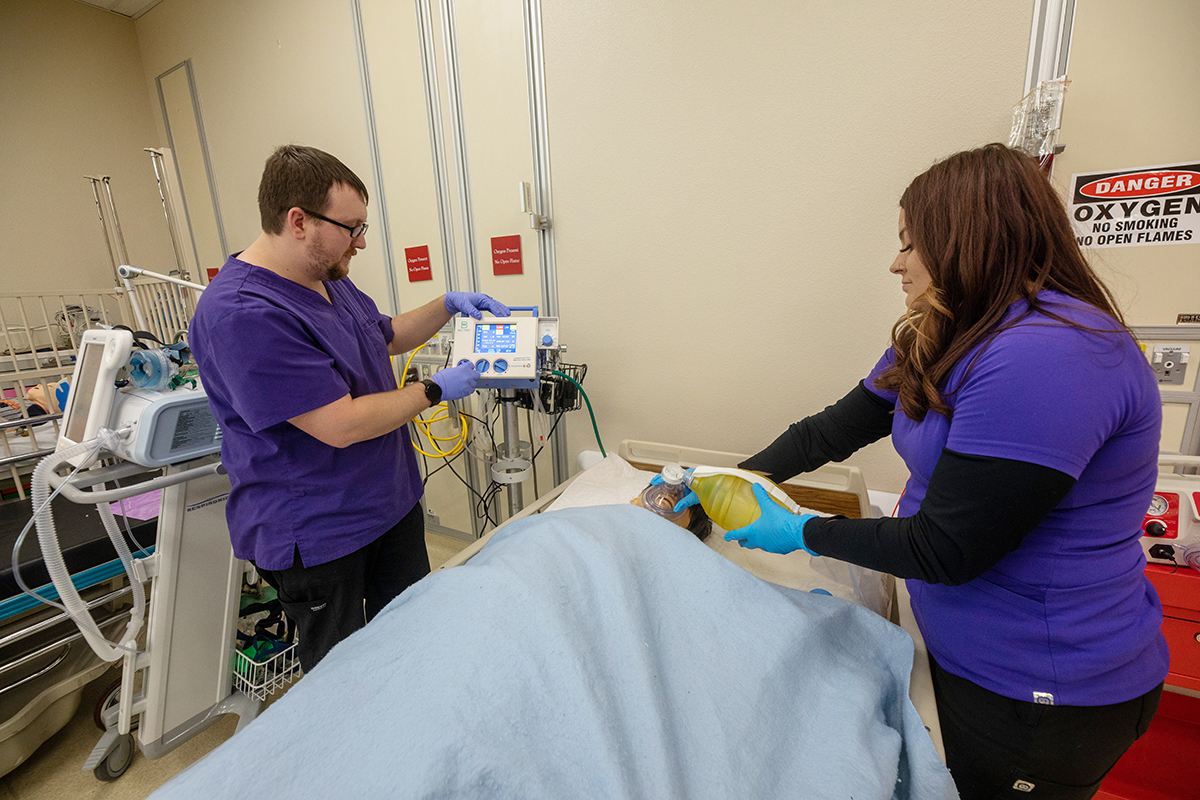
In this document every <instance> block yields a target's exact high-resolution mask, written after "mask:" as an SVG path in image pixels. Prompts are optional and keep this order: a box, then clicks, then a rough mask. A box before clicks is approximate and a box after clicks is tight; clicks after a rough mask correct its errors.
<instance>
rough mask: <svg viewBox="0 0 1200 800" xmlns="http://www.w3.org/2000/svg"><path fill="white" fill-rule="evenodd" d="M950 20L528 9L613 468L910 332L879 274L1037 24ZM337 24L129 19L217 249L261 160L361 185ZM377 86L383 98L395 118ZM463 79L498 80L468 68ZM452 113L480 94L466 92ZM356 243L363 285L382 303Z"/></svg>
mask: <svg viewBox="0 0 1200 800" xmlns="http://www.w3.org/2000/svg"><path fill="white" fill-rule="evenodd" d="M11 5H14V4H12V3H10V4H9V6H11ZM60 5H66V6H77V5H79V4H76V3H73V2H70V0H62V2H61V3H60ZM9 6H5V8H8V7H9ZM468 7H473V6H470V4H468V5H464V6H463V8H468ZM963 8H964V6H963V5H962V4H960V3H957V2H953V0H926V2H922V3H906V4H897V3H893V2H890V1H889V0H872V1H871V2H864V3H858V4H829V3H795V2H790V1H787V0H769V2H761V3H756V4H752V5H750V6H746V5H742V4H733V3H727V2H717V1H716V0H711V1H710V2H703V3H697V2H688V1H686V0H658V1H657V2H654V3H642V2H634V0H610V1H609V2H606V3H604V4H582V3H563V2H546V3H545V4H544V6H543V23H544V44H545V56H546V76H547V84H548V102H549V122H550V151H551V170H552V180H553V186H554V197H555V204H556V205H555V209H554V225H555V236H556V244H557V260H558V280H559V302H560V307H561V316H562V338H563V341H564V342H565V343H566V344H567V345H568V346H569V348H570V349H569V351H568V354H567V359H568V361H570V362H572V363H587V364H588V366H589V372H588V378H587V382H586V384H585V386H586V388H587V390H588V393H589V396H590V398H591V400H592V405H593V407H594V409H595V411H596V415H597V421H598V424H599V428H600V431H601V433H602V435H604V436H605V437H606V445H607V446H608V447H609V448H610V449H613V450H615V449H616V445H617V443H618V442H619V440H620V439H621V438H640V439H651V440H662V441H677V442H681V443H686V444H690V445H694V446H699V447H706V448H712V449H721V450H733V451H741V452H750V451H753V450H755V449H757V448H759V447H761V446H763V445H765V444H766V443H767V442H769V441H770V440H771V439H772V438H774V436H775V435H776V434H778V433H779V432H780V431H782V430H783V429H784V428H785V427H786V425H787V424H788V423H790V422H791V421H793V420H795V419H797V418H799V417H801V416H803V415H805V414H808V413H811V412H814V411H817V410H819V409H820V408H821V407H823V406H824V405H825V404H827V403H830V402H833V401H835V400H836V399H837V398H839V397H841V396H842V395H843V394H844V393H845V392H846V391H848V390H849V389H850V388H851V387H852V386H853V385H854V384H855V382H857V381H858V380H859V379H860V378H861V377H862V376H863V375H864V374H865V373H866V371H867V370H869V369H870V367H871V365H872V364H873V363H874V362H875V360H876V358H877V357H878V356H879V354H880V353H881V352H882V351H883V349H884V348H885V346H886V344H887V337H888V331H889V330H890V327H891V325H892V323H893V321H894V320H895V319H896V317H897V316H898V315H899V314H900V313H901V311H902V310H903V295H902V293H901V292H900V289H899V286H898V281H897V279H896V278H895V277H894V276H891V275H889V274H888V273H887V266H888V264H889V263H890V262H891V260H892V258H893V255H894V252H895V247H896V244H895V242H896V239H895V216H896V201H897V198H898V197H899V194H900V192H901V191H902V189H903V188H904V186H905V185H906V183H907V181H908V180H909V179H911V177H912V176H913V175H915V174H916V173H918V172H920V171H921V170H922V169H924V168H925V167H927V166H928V165H929V164H930V163H931V162H932V161H934V160H935V159H937V158H938V157H941V156H944V155H947V154H949V153H951V152H954V151H956V150H958V149H961V148H965V147H971V146H974V145H978V144H982V143H985V142H988V141H995V140H1003V139H1004V138H1006V136H1007V134H1008V129H1009V123H1010V114H1011V107H1012V104H1013V103H1014V102H1016V101H1017V100H1018V99H1019V97H1020V94H1021V84H1022V77H1023V68H1024V64H1025V58H1026V50H1027V43H1028V36H1029V25H1030V18H1031V3H1029V2H1020V3H1013V2H1011V1H1010V0H987V2H979V3H975V4H972V5H971V6H970V7H969V8H970V13H969V14H968V13H964V11H963ZM747 9H750V10H747ZM84 10H85V11H86V10H87V9H84ZM350 13H351V12H350V5H349V4H348V3H340V2H339V3H328V2H318V1H317V0H307V2H285V0H258V1H257V2H253V3H251V2H237V1H236V0H212V1H211V2H200V0H165V2H162V3H161V4H159V5H158V6H156V7H155V8H154V9H152V10H151V11H150V12H149V13H147V14H146V15H145V16H143V17H142V18H141V19H139V20H138V21H137V23H136V24H135V29H136V34H137V36H136V42H133V41H131V42H129V44H128V45H127V48H126V50H127V55H129V54H130V53H133V52H136V51H137V50H138V49H139V48H140V58H141V62H140V68H141V79H142V82H143V83H142V91H143V98H146V97H149V98H152V99H153V103H152V104H151V111H152V113H153V114H154V115H155V118H156V119H157V117H158V115H159V111H158V108H157V99H156V94H155V87H154V80H155V78H156V76H158V75H160V74H162V73H163V72H164V71H166V70H168V69H170V68H171V67H174V66H175V65H177V64H178V63H179V62H181V61H182V60H183V59H185V58H190V59H191V60H192V65H193V69H194V72H195V78H196V86H197V90H198V93H199V96H200V103H201V107H202V111H203V114H204V120H205V127H206V132H207V136H208V143H209V149H210V154H211V157H212V163H213V166H214V172H215V182H216V186H217V192H218V196H219V198H220V203H221V210H222V216H223V223H224V226H225V230H226V234H227V237H228V243H229V247H230V249H235V250H236V249H241V248H242V247H244V246H246V245H247V244H248V243H249V242H250V241H251V240H252V239H253V237H254V236H255V235H256V234H257V232H258V215H257V209H256V204H255V192H256V188H257V182H258V178H259V175H260V173H261V168H262V162H263V160H264V159H265V158H266V156H267V155H268V154H269V152H270V150H271V149H272V148H273V147H274V146H275V145H277V144H280V143H282V142H287V141H294V142H301V143H305V144H311V145H314V146H317V147H321V148H323V149H326V150H329V151H331V152H334V153H337V154H338V155H339V156H340V157H341V158H342V159H343V160H344V161H345V162H346V163H347V164H348V165H349V166H350V167H351V168H352V169H354V170H356V171H357V172H358V173H359V174H360V175H362V176H363V177H364V179H368V176H370V174H371V169H370V163H369V159H368V137H367V130H366V123H365V116H364V112H363V100H362V96H361V93H360V91H359V73H358V64H357V60H356V53H355V48H354V37H353V27H352V21H351V17H350ZM364 14H365V16H366V17H367V22H368V25H370V24H371V21H372V19H383V18H384V7H381V6H380V5H379V4H378V3H374V2H367V3H364ZM394 18H395V19H400V20H402V21H403V20H407V19H409V16H408V12H407V11H406V12H404V14H403V15H396V16H395V17H394ZM401 24H403V23H401ZM469 27H470V25H464V26H463V30H468V28H469ZM377 34H378V31H377V30H373V29H368V31H367V39H368V47H369V50H371V51H373V52H372V53H371V54H372V65H371V66H372V70H371V71H372V85H373V91H374V92H375V96H376V103H377V105H378V106H379V107H380V108H382V107H383V106H384V104H385V103H386V102H393V103H394V104H396V109H397V110H396V113H398V114H403V113H404V112H403V109H405V108H407V109H410V110H411V112H410V113H416V112H415V109H412V105H413V103H412V101H413V100H415V99H417V98H419V95H418V94H417V92H418V91H419V84H416V83H415V82H414V81H415V77H414V74H413V72H412V70H413V67H414V64H415V48H416V37H415V35H412V36H407V35H403V34H398V35H396V36H392V37H382V42H383V44H382V46H384V47H387V46H390V47H391V48H392V49H390V50H381V49H380V47H381V45H380V44H379V42H380V37H378V36H377ZM468 38H469V34H468ZM130 57H132V56H130ZM491 57H494V56H493V55H486V56H483V58H484V59H485V64H484V67H486V59H487V58H491ZM390 68H394V69H396V70H397V79H396V81H395V87H396V88H397V90H398V91H400V92H402V93H403V94H404V98H401V100H400V101H399V102H398V103H397V101H396V100H395V99H394V98H390V99H389V98H384V97H383V95H385V94H386V93H387V91H388V88H389V86H390V84H389V82H388V79H387V75H386V72H387V70H388V69H390ZM381 70H382V71H381ZM464 74H465V75H466V76H471V75H475V76H479V77H480V78H486V77H487V76H488V73H487V70H486V69H483V70H481V69H480V65H479V64H478V63H476V64H468V65H466V66H465V67H464ZM464 91H465V92H467V94H468V98H469V97H470V95H471V93H472V92H482V93H483V95H484V96H487V95H488V93H489V92H490V90H489V89H488V86H487V83H486V82H482V81H477V82H475V83H472V84H471V85H465V86H464ZM475 102H476V103H479V102H481V101H480V100H479V98H476V99H475ZM142 108H143V113H145V112H144V110H145V108H146V105H145V102H144V101H143V104H142ZM470 113H471V112H470V110H469V109H468V121H469V122H470V121H471V117H470ZM401 122H402V120H399V119H397V118H394V117H393V118H387V119H382V118H381V121H380V133H381V149H382V153H381V155H382V159H383V164H384V169H385V174H387V173H388V171H389V170H391V169H393V167H392V166H390V165H401V166H399V169H398V170H397V171H398V172H399V173H400V174H401V175H403V176H407V177H410V178H412V180H413V181H414V185H416V186H417V189H416V191H417V192H418V193H421V194H424V193H426V192H428V191H429V189H428V186H429V183H428V181H429V175H430V173H429V172H427V171H426V170H425V167H424V166H422V165H421V164H420V162H421V161H422V160H423V159H426V158H428V150H427V149H425V150H424V152H423V153H421V154H419V155H416V156H414V155H412V154H409V153H405V154H403V155H401V154H399V152H398V151H399V149H401V148H404V147H406V146H411V147H412V148H414V150H415V149H416V148H428V138H427V132H426V129H425V128H424V127H423V125H419V124H412V123H411V121H409V122H407V123H404V124H401ZM447 122H448V120H447ZM161 124H162V123H161V120H158V125H159V126H160V128H159V136H160V137H161V136H162V129H161ZM471 125H472V127H471V128H470V129H469V131H468V135H469V136H472V137H473V139H472V140H473V141H481V142H482V141H486V137H485V138H484V139H483V140H480V139H479V134H478V133H474V134H472V131H476V132H477V131H479V130H483V131H486V130H487V127H486V125H485V126H484V127H478V125H477V123H474V122H471ZM126 138H138V137H126ZM406 142H410V143H411V145H406V144H405V143H406ZM140 146H141V145H140V144H139V147H140ZM527 157H528V156H527V154H522V158H523V159H524V158H527ZM405 163H411V164H413V165H414V169H413V170H412V171H411V172H408V171H406V170H405V168H404V167H403V166H402V165H403V164H405ZM520 169H524V167H520ZM520 169H518V172H519V171H520ZM514 174H515V173H514ZM497 175H498V177H497V178H496V180H495V183H496V186H497V187H499V188H498V190H497V191H498V193H499V194H501V195H502V194H503V193H504V192H505V191H508V192H511V194H510V195H509V197H510V198H511V201H506V202H511V203H512V204H513V206H514V210H511V211H505V212H504V213H510V214H512V216H513V221H512V222H511V223H504V231H503V232H514V233H515V232H518V231H517V230H511V231H510V230H508V228H509V227H512V226H514V225H521V224H524V225H527V222H525V220H524V217H522V216H520V215H519V214H516V213H515V205H516V203H515V201H516V188H515V186H512V188H511V189H505V188H504V187H505V185H506V184H509V183H511V182H512V180H513V175H509V174H499V173H497ZM371 182H372V181H371V180H370V179H368V184H370V183H371ZM398 182H399V183H401V184H402V185H400V186H397V185H393V182H392V181H391V180H390V179H389V182H388V185H387V186H386V189H387V190H388V195H389V201H390V200H391V198H392V197H393V196H394V197H395V198H396V200H395V209H394V210H393V215H392V216H393V219H391V220H389V222H390V223H391V227H392V231H393V234H394V236H395V241H394V244H395V248H396V255H397V263H398V265H401V267H402V264H403V260H402V254H403V247H404V246H406V245H411V244H412V243H414V242H410V241H409V232H408V231H406V230H405V227H404V223H403V221H402V220H397V219H395V214H396V213H397V212H398V210H399V209H400V208H402V207H403V206H404V205H405V203H411V202H412V198H411V197H407V198H404V199H403V201H402V199H401V196H402V195H403V194H404V193H405V192H407V191H408V184H407V183H406V182H405V181H404V179H403V178H401V179H399V180H398ZM455 211H456V213H457V208H456V209H455ZM374 214H377V208H373V217H372V219H371V220H370V221H371V223H372V225H379V224H380V222H381V220H379V219H378V218H376V217H375V216H374ZM429 221H430V217H429V215H428V213H427V212H426V213H424V214H423V215H419V219H418V220H417V225H416V227H415V228H414V233H413V236H418V237H420V238H427V237H429V235H430V234H429ZM97 224H98V223H97ZM377 230H378V228H377ZM520 232H522V233H526V232H527V230H522V231H520ZM480 235H481V236H482V235H483V232H481V233H480ZM488 235H495V234H492V233H489V234H488ZM415 243H420V244H424V243H428V244H430V245H431V251H434V250H436V248H435V247H434V245H436V244H437V243H436V242H435V241H432V240H429V241H420V242H415ZM371 244H372V245H375V246H370V247H368V249H367V250H365V251H363V252H362V253H360V254H359V256H358V257H357V258H356V259H355V264H354V267H353V277H354V279H355V281H356V283H358V284H359V285H360V286H361V287H362V288H363V289H364V290H366V291H367V292H369V293H370V294H372V295H373V296H374V297H375V298H376V300H377V301H378V302H379V304H380V306H381V307H384V308H386V307H387V289H386V280H385V276H384V274H383V262H382V259H381V258H380V252H379V248H378V246H377V243H376V242H375V241H372V242H371ZM481 256H483V257H486V253H481ZM532 256H533V248H530V249H529V250H527V254H526V264H527V265H530V266H532V264H533V258H532ZM201 266H202V267H204V266H209V265H203V264H202V265H201ZM481 266H483V267H484V271H485V272H490V270H489V269H487V265H486V262H484V263H483V264H482V265H481ZM530 266H527V272H528V270H529V268H530ZM435 270H436V265H435ZM400 280H401V286H402V287H403V281H404V277H403V276H401V277H400ZM499 286H500V283H496V284H495V286H493V285H491V284H489V285H488V286H487V287H486V288H488V289H492V290H494V291H497V292H498V293H499V291H500V289H499V288H498V287H499ZM522 294H524V292H522ZM530 299H532V298H530ZM526 302H528V300H526ZM402 303H403V298H402ZM568 428H569V431H570V457H571V460H572V462H573V461H574V457H575V455H576V453H578V451H579V450H581V449H586V448H594V447H595V443H594V439H593V436H592V433H591V426H590V423H589V421H588V419H587V414H586V411H581V412H578V413H575V414H573V415H572V416H571V417H570V418H569V424H568ZM853 463H858V464H860V465H862V466H863V467H864V470H865V472H866V474H867V478H868V481H869V483H870V484H871V485H872V486H873V487H876V488H882V489H891V490H898V489H899V488H900V487H901V485H902V483H903V479H904V470H903V466H902V464H901V463H900V461H899V459H898V458H897V457H896V456H895V454H894V453H893V452H892V450H891V448H890V445H887V444H880V445H875V446H873V447H872V448H869V449H868V450H867V451H865V452H864V453H862V454H859V455H858V456H855V458H854V461H853Z"/></svg>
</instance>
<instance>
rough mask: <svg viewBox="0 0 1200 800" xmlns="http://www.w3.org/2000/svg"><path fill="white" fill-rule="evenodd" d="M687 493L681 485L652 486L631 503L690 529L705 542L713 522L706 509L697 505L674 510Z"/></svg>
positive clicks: (663, 484) (662, 484)
mask: <svg viewBox="0 0 1200 800" xmlns="http://www.w3.org/2000/svg"><path fill="white" fill-rule="evenodd" d="M686 492H687V488H686V487H684V486H682V485H681V484H676V485H671V484H669V483H660V484H657V485H653V484H652V485H650V486H647V487H646V488H645V490H644V491H643V492H642V493H641V494H639V495H638V496H637V497H635V498H633V499H632V500H630V501H629V502H630V504H632V505H635V506H637V507H638V508H644V509H646V510H647V511H650V512H652V513H654V514H657V515H658V516H660V517H662V518H663V519H666V520H670V521H671V522H674V523H675V524H676V525H678V526H679V527H681V528H686V529H688V530H689V531H691V532H692V533H694V534H696V538H697V539H699V540H700V541H704V539H705V538H706V537H707V536H708V534H710V533H711V532H712V520H711V519H709V518H708V514H706V513H704V509H703V508H701V507H700V506H698V505H695V506H691V507H690V508H685V509H684V510H683V511H675V510H674V509H675V504H676V503H678V502H679V500H680V499H682V497H683V495H684V494H686Z"/></svg>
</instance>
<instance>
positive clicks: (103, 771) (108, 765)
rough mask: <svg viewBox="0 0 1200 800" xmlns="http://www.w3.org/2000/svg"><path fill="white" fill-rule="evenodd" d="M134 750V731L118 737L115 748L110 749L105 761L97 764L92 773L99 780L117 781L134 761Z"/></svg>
mask: <svg viewBox="0 0 1200 800" xmlns="http://www.w3.org/2000/svg"><path fill="white" fill-rule="evenodd" d="M133 751H134V746H133V734H132V733H127V734H125V735H124V736H120V737H118V738H117V743H116V744H115V745H114V746H113V749H112V750H110V751H109V753H108V756H106V757H105V759H104V760H103V761H101V762H100V763H99V764H97V765H96V768H95V769H94V770H92V774H93V775H95V776H96V780H99V781H105V782H107V781H115V780H116V779H117V778H119V777H121V776H122V775H124V774H125V770H127V769H129V765H130V764H132V763H133Z"/></svg>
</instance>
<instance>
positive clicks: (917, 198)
mask: <svg viewBox="0 0 1200 800" xmlns="http://www.w3.org/2000/svg"><path fill="white" fill-rule="evenodd" d="M900 207H901V208H902V209H904V217H905V228H906V229H907V231H908V236H909V241H910V242H911V244H912V246H913V249H914V251H915V252H916V253H917V254H918V255H919V256H920V258H921V261H922V262H923V263H924V265H925V267H926V269H928V271H929V277H930V280H931V285H930V287H929V289H927V290H926V291H925V293H924V294H923V295H922V296H921V302H920V303H919V304H916V305H918V306H919V307H918V308H917V309H910V310H909V312H908V313H907V314H905V315H904V316H903V317H901V318H900V320H899V321H897V322H896V324H895V326H893V328H892V346H893V348H894V350H895V354H896V363H895V364H894V365H893V366H891V367H889V368H888V369H887V370H886V371H884V372H883V373H882V374H881V375H880V376H879V377H878V378H876V380H875V385H876V386H877V387H878V388H880V389H884V390H889V391H894V392H897V393H898V394H899V396H900V407H901V409H903V411H904V413H905V415H906V416H908V417H909V419H912V420H914V421H917V422H920V421H922V420H924V419H925V415H926V414H927V413H928V412H929V411H930V410H932V411H934V412H936V413H938V414H942V415H944V416H946V417H949V416H950V415H951V413H952V411H951V408H950V406H949V404H948V403H947V402H946V397H945V396H944V394H943V392H944V389H945V382H946V378H947V376H948V375H949V374H950V371H951V370H952V369H953V368H954V365H955V364H957V363H958V362H959V360H960V359H962V358H963V356H965V355H966V354H967V353H968V352H970V351H971V349H972V348H973V347H975V345H976V344H978V343H979V342H980V341H981V340H985V339H987V338H989V337H991V336H994V335H995V334H997V333H999V330H1000V329H999V328H998V327H997V323H999V321H1000V319H1001V318H1002V317H1003V316H1004V312H1005V310H1006V309H1007V308H1008V307H1009V305H1011V304H1012V303H1013V302H1015V301H1016V300H1018V299H1021V298H1024V299H1025V300H1026V301H1027V302H1028V303H1029V312H1026V313H1027V314H1028V313H1032V312H1034V311H1037V312H1040V313H1042V314H1045V315H1046V316H1048V317H1051V318H1053V319H1056V320H1058V321H1060V322H1063V323H1065V324H1068V325H1072V326H1074V327H1085V326H1081V325H1079V324H1078V323H1076V322H1072V321H1070V320H1068V319H1065V318H1064V317H1062V316H1061V315H1059V314H1056V313H1054V311H1053V310H1052V309H1050V308H1047V303H1045V302H1042V301H1039V299H1038V293H1039V292H1041V291H1042V290H1045V289H1053V290H1055V291H1058V292H1061V293H1063V294H1065V295H1069V296H1071V297H1074V298H1076V299H1078V300H1082V301H1083V302H1085V303H1088V304H1090V305H1092V306H1095V307H1096V308H1097V309H1099V310H1100V311H1103V312H1104V313H1105V314H1108V315H1109V316H1111V317H1112V318H1113V319H1115V320H1116V321H1117V323H1118V324H1119V325H1120V326H1121V328H1122V329H1123V330H1125V331H1126V332H1127V331H1128V329H1127V328H1126V327H1125V320H1124V317H1123V316H1122V315H1121V312H1120V311H1119V310H1118V309H1117V307H1116V303H1115V302H1114V301H1113V297H1112V294H1111V293H1110V292H1109V290H1108V288H1107V287H1105V286H1104V284H1103V283H1102V282H1101V281H1100V279H1099V277H1097V275H1096V273H1095V272H1093V271H1092V268H1091V266H1089V264H1088V263H1087V261H1086V260H1085V259H1084V257H1083V254H1082V253H1081V252H1080V251H1079V246H1078V245H1077V244H1076V241H1075V234H1074V232H1073V231H1072V229H1071V223H1070V220H1069V219H1068V218H1067V210H1066V208H1065V206H1064V205H1063V202H1062V200H1061V199H1060V198H1059V196H1058V193H1057V192H1055V191H1054V188H1053V187H1052V186H1051V185H1050V181H1049V180H1047V178H1046V176H1045V175H1044V174H1043V173H1042V172H1041V170H1039V168H1038V164H1037V162H1036V161H1034V160H1033V159H1032V158H1030V157H1029V156H1026V155H1025V154H1023V153H1021V152H1019V151H1017V150H1013V149H1011V148H1009V147H1006V146H1005V145H1002V144H989V145H985V146H984V147H980V148H978V149H975V150H966V151H964V152H961V153H956V154H955V155H952V156H950V157H949V158H946V159H945V160H943V161H939V162H938V163H936V164H934V165H933V166H932V167H930V168H929V169H928V170H926V171H925V172H923V173H922V174H920V175H918V176H917V177H916V178H915V179H914V180H913V182H912V183H910V184H909V186H908V188H907V189H905V190H904V194H903V195H902V196H901V198H900ZM1024 316H1025V315H1022V318H1023V317H1024ZM1019 321H1020V320H1019V319H1017V320H1013V321H1012V322H1011V323H1008V324H1006V325H1005V327H1006V328H1007V327H1008V326H1009V325H1011V324H1015V323H1016V322H1019ZM1087 330H1096V329H1092V328H1087ZM1100 330H1103V329H1100Z"/></svg>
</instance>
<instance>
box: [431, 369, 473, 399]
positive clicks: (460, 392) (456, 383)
mask: <svg viewBox="0 0 1200 800" xmlns="http://www.w3.org/2000/svg"><path fill="white" fill-rule="evenodd" d="M433 382H434V383H436V384H437V385H438V386H440V387H442V399H443V400H458V399H460V398H463V397H466V396H467V395H469V394H471V393H472V392H474V391H475V386H476V385H477V384H478V383H479V373H478V372H476V371H475V365H474V364H472V363H471V362H470V361H465V362H463V363H462V364H459V365H458V366H457V367H450V368H449V369H444V370H442V371H440V372H435V373H434V374H433Z"/></svg>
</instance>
